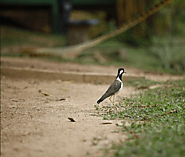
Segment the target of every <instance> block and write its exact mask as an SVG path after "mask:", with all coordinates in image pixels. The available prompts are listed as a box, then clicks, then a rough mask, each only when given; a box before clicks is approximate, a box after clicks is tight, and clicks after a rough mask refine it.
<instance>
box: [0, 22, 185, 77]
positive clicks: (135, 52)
mask: <svg viewBox="0 0 185 157" xmlns="http://www.w3.org/2000/svg"><path fill="white" fill-rule="evenodd" d="M1 32H2V33H1V55H2V56H11V57H13V56H20V57H23V56H22V54H21V53H20V52H18V50H19V49H20V48H22V47H24V48H25V47H64V46H65V45H66V40H65V38H64V36H60V35H49V34H42V33H36V32H30V31H26V30H21V29H16V28H10V27H4V26H2V27H1ZM122 35H123V36H124V35H125V34H124V33H123V34H122ZM180 41H181V42H182V43H183V41H185V40H184V39H182V40H180ZM171 42H172V43H177V44H178V43H179V39H178V38H174V39H173V40H168V39H167V38H159V37H158V38H157V37H156V38H153V41H152V43H153V44H152V45H151V46H145V47H144V46H141V47H133V46H130V45H128V44H126V43H124V42H123V41H121V40H119V39H118V38H113V39H110V40H108V41H105V42H103V43H101V44H99V45H96V46H95V47H92V48H90V49H88V50H86V51H84V52H83V53H82V54H81V55H80V56H78V57H76V58H74V59H65V58H59V57H44V59H50V60H53V61H58V62H75V63H81V64H102V65H105V66H106V65H115V66H120V67H125V66H127V67H133V68H139V69H142V70H144V71H150V72H156V73H161V72H165V73H171V74H185V53H184V51H185V47H184V46H183V45H182V44H181V45H180V46H173V47H171V46H170V43H171ZM158 43H160V45H158ZM177 44H176V45H177ZM96 52H99V54H101V56H102V58H103V61H102V62H101V60H98V59H97V58H96V56H95V53H96Z"/></svg>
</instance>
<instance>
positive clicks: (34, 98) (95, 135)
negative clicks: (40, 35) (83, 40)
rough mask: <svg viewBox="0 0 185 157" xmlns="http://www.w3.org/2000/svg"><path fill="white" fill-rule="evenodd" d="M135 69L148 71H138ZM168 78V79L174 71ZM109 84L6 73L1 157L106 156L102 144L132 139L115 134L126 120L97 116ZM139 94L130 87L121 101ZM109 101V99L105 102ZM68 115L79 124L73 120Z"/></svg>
mask: <svg viewBox="0 0 185 157" xmlns="http://www.w3.org/2000/svg"><path fill="white" fill-rule="evenodd" d="M1 63H2V67H3V66H11V67H29V68H36V69H53V70H64V71H90V72H91V71H97V72H105V71H106V72H107V73H109V72H110V73H113V71H116V72H117V67H103V66H89V65H79V64H72V63H63V64H60V63H54V62H51V61H42V60H38V59H29V58H27V59H20V58H2V59H1ZM127 71H129V70H127ZM130 71H132V73H138V74H140V73H143V72H142V71H139V70H136V69H130ZM116 72H114V73H116ZM143 74H144V73H143ZM152 75H154V74H152ZM152 75H148V76H152ZM159 76H161V75H157V77H156V78H155V79H157V78H159ZM165 76H166V78H167V76H168V75H165ZM171 77H172V76H170V78H171ZM168 78H169V77H168ZM174 79H176V77H174ZM107 88H108V85H103V84H102V85H95V84H85V83H74V82H70V81H67V82H66V81H62V80H57V81H56V80H55V81H46V80H39V79H37V80H33V79H27V80H23V79H15V78H7V77H6V76H1V156H2V157H10V156H14V157H27V156H30V157H32V156H34V157H43V156H45V157H51V156H52V157H59V156H61V157H83V156H90V157H95V156H96V157H97V156H102V154H103V152H102V151H101V148H103V147H106V146H110V145H111V143H112V142H119V141H124V140H125V139H126V138H127V136H126V135H125V134H123V133H121V132H115V130H117V129H118V128H117V127H116V125H115V124H117V123H118V124H119V123H121V121H119V120H113V121H112V122H111V124H103V123H104V122H106V121H105V120H103V119H102V117H97V116H92V115H93V114H96V113H97V111H96V110H95V108H94V105H96V101H97V99H98V98H99V97H100V96H101V95H102V94H103V93H104V92H105V90H106V89H107ZM134 92H135V90H134V88H132V87H124V88H123V90H122V91H121V92H120V93H119V94H118V95H119V97H118V96H117V100H118V99H119V98H123V97H128V96H130V95H131V94H133V93H134ZM109 104H110V102H109V100H108V99H107V100H105V101H103V103H102V104H101V105H103V106H106V105H109ZM68 117H71V118H73V119H74V120H75V122H70V120H69V119H68Z"/></svg>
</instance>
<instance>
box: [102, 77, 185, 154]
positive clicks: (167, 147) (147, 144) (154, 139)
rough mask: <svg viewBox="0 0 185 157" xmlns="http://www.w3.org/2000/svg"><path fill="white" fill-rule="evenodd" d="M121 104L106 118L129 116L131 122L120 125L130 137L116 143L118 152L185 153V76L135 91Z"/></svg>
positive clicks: (114, 146) (115, 147) (115, 148)
mask: <svg viewBox="0 0 185 157" xmlns="http://www.w3.org/2000/svg"><path fill="white" fill-rule="evenodd" d="M151 84H153V83H152V82H151ZM117 107H118V108H119V111H116V112H107V113H106V115H104V117H103V118H104V119H105V117H106V119H115V118H119V119H123V120H127V121H128V122H129V123H130V125H126V124H125V123H124V122H123V124H122V125H120V127H121V128H122V131H123V132H124V133H127V134H128V139H127V141H125V142H124V143H119V144H114V145H113V146H112V150H111V151H113V152H114V156H116V157H121V156H127V157H129V156H132V157H135V156H137V157H138V156H142V157H143V156H161V157H164V156H166V157H167V156H169V157H170V156H171V157H174V156H175V157H183V156H184V154H185V132H184V130H185V123H184V122H185V80H179V81H168V82H165V86H163V87H159V88H155V89H148V90H145V92H141V93H139V94H137V95H133V96H132V97H131V98H127V99H125V100H124V102H123V101H121V102H120V103H119V104H117Z"/></svg>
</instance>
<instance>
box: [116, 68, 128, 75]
mask: <svg viewBox="0 0 185 157" xmlns="http://www.w3.org/2000/svg"><path fill="white" fill-rule="evenodd" d="M123 73H126V72H125V70H124V68H119V69H118V75H122V74H123Z"/></svg>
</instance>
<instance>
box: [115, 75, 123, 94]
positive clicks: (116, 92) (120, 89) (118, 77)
mask: <svg viewBox="0 0 185 157" xmlns="http://www.w3.org/2000/svg"><path fill="white" fill-rule="evenodd" d="M116 80H118V81H119V82H120V83H121V88H120V89H119V90H118V91H117V92H116V93H118V92H120V91H121V90H122V89H123V82H122V81H121V80H120V79H119V77H118V78H117V79H116Z"/></svg>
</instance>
